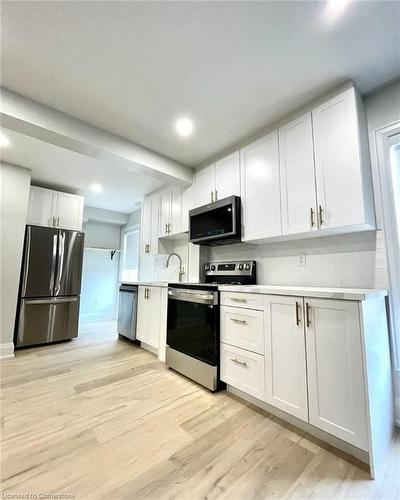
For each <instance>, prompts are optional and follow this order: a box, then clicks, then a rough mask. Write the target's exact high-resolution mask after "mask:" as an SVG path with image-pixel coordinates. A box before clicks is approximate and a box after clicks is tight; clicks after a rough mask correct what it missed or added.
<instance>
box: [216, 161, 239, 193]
mask: <svg viewBox="0 0 400 500" xmlns="http://www.w3.org/2000/svg"><path fill="white" fill-rule="evenodd" d="M233 195H235V196H240V154H239V151H236V152H235V153H232V154H230V155H229V156H226V157H225V158H222V160H219V161H217V163H216V164H215V197H216V199H217V200H222V199H223V198H227V197H228V196H233Z"/></svg>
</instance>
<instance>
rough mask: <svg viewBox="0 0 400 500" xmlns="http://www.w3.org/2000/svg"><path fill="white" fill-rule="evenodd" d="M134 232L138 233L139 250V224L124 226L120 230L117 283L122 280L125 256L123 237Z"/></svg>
mask: <svg viewBox="0 0 400 500" xmlns="http://www.w3.org/2000/svg"><path fill="white" fill-rule="evenodd" d="M136 231H137V232H139V250H140V224H131V225H130V226H124V227H123V228H122V230H121V258H120V260H119V281H121V279H122V270H123V269H124V266H125V255H126V248H125V247H126V245H125V235H126V234H128V233H133V232H136ZM139 250H138V251H139ZM138 276H139V263H138Z"/></svg>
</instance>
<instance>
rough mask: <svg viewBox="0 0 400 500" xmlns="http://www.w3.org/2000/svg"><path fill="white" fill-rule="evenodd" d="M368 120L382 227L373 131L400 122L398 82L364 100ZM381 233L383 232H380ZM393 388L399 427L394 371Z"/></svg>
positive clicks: (399, 392)
mask: <svg viewBox="0 0 400 500" xmlns="http://www.w3.org/2000/svg"><path fill="white" fill-rule="evenodd" d="M365 104H366V109H367V118H368V133H369V140H370V149H371V161H372V174H373V178H374V193H375V205H376V215H377V224H378V226H379V227H380V228H382V227H383V218H382V202H381V193H380V182H379V177H380V172H379V169H378V162H377V157H376V145H375V141H374V136H375V131H377V130H379V129H381V128H383V127H386V126H388V125H390V124H392V123H394V122H396V121H399V120H400V81H397V82H394V83H392V84H391V85H388V86H386V87H384V88H382V89H380V90H379V91H378V92H375V93H373V94H371V95H370V96H368V97H367V99H366V100H365ZM380 232H382V233H383V231H380ZM382 257H383V258H385V259H386V250H385V251H384V252H383V255H382ZM394 386H395V418H396V421H397V424H398V425H400V371H399V370H395V371H394Z"/></svg>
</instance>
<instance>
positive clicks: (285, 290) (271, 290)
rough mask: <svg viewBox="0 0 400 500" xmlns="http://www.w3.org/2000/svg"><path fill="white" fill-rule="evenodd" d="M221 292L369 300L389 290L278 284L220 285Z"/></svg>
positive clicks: (381, 295)
mask: <svg viewBox="0 0 400 500" xmlns="http://www.w3.org/2000/svg"><path fill="white" fill-rule="evenodd" d="M218 290H220V291H221V292H242V293H262V294H270V295H295V296H296V295H298V296H304V297H315V298H325V299H343V300H368V299H372V298H375V297H385V296H386V295H387V294H388V291H387V290H381V289H375V288H330V287H309V286H277V285H220V286H219V287H218Z"/></svg>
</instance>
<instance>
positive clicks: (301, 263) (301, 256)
mask: <svg viewBox="0 0 400 500" xmlns="http://www.w3.org/2000/svg"><path fill="white" fill-rule="evenodd" d="M297 265H298V266H305V265H306V254H305V253H299V254H298V256H297Z"/></svg>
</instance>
